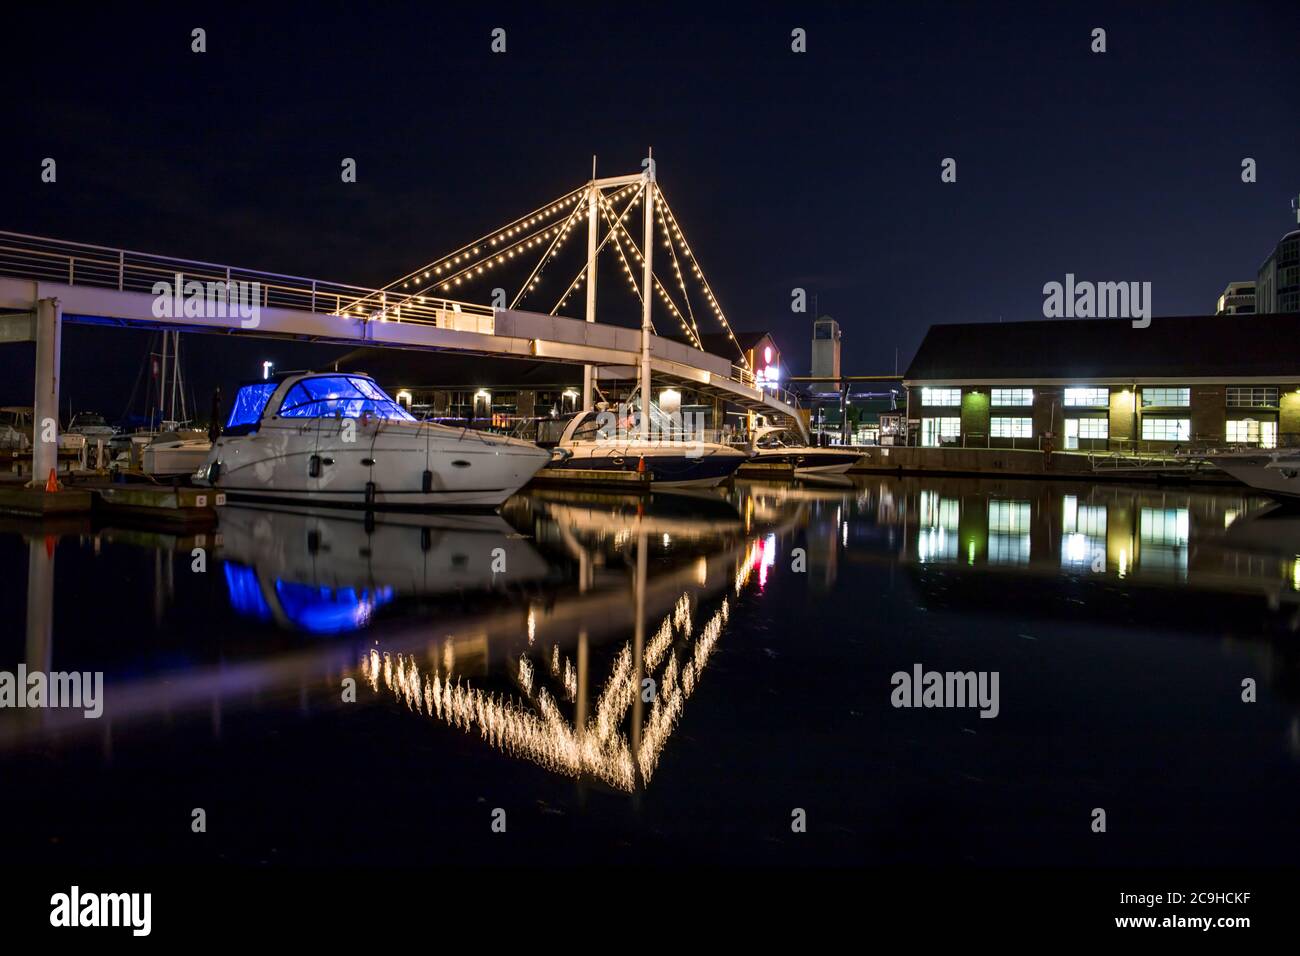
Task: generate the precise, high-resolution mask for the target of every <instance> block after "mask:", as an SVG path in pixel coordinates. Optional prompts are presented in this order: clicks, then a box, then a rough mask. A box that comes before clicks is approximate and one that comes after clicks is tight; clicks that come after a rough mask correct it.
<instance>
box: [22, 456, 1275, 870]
mask: <svg viewBox="0 0 1300 956" xmlns="http://www.w3.org/2000/svg"><path fill="white" fill-rule="evenodd" d="M196 547H198V548H202V549H204V554H205V557H206V570H203V571H196V570H194V569H193V564H194V561H195V558H194V557H193V554H194V550H193V549H195V548H196ZM51 555H52V558H51V557H50V556H51ZM1298 556H1300V519H1298V518H1295V517H1292V516H1290V515H1288V514H1287V513H1285V512H1281V511H1279V510H1278V509H1277V508H1276V507H1275V506H1273V505H1271V504H1269V503H1268V502H1267V501H1266V500H1264V499H1260V498H1256V497H1253V496H1251V495H1248V494H1246V493H1244V492H1221V491H1202V490H1187V489H1173V490H1170V489H1153V488H1141V489H1138V488H1126V487H1119V486H1111V485H1097V486H1093V485H1070V484H1054V483H1053V484H1048V483H1038V482H1032V483H1030V482H1012V481H976V480H959V479H874V478H873V479H866V480H864V479H858V480H857V481H856V482H850V481H848V480H845V481H844V483H843V484H829V483H828V484H816V485H813V484H808V485H803V486H788V485H764V484H755V483H748V482H740V483H738V485H737V487H736V488H735V490H733V491H727V492H725V493H724V492H718V493H716V494H709V495H693V496H686V495H656V496H655V497H654V498H652V499H650V500H648V501H645V502H638V501H637V500H636V499H627V498H617V497H610V496H600V495H594V494H581V493H564V492H537V493H532V494H528V495H524V496H520V497H518V498H515V499H513V500H512V501H511V502H509V503H508V505H507V507H506V508H505V509H504V510H503V513H502V516H501V517H497V516H483V515H477V516H400V517H394V516H389V517H385V516H382V515H381V516H380V517H379V518H378V520H377V522H376V523H375V525H374V526H373V527H367V525H366V524H365V522H364V521H363V520H362V518H361V516H359V515H353V514H338V513H328V512H327V513H323V514H322V513H309V512H303V511H299V512H290V511H271V510H259V509H253V508H242V507H241V508H233V507H232V508H229V509H227V510H225V511H224V512H223V514H222V518H221V528H220V530H219V533H218V534H217V535H215V536H214V535H212V534H209V535H207V536H206V537H203V538H199V539H197V540H196V539H195V538H194V537H192V536H191V537H176V536H169V535H165V534H157V533H150V532H142V531H128V530H120V529H114V528H91V527H89V526H86V527H82V528H70V529H68V531H67V533H65V534H63V535H62V536H59V537H47V536H46V535H45V534H44V532H42V531H39V530H34V529H33V527H31V526H23V525H18V524H10V525H8V526H6V527H5V529H4V533H3V534H2V535H0V573H3V579H4V580H5V581H6V582H8V583H7V584H6V588H5V593H6V601H5V607H6V611H7V613H8V620H9V627H7V628H5V630H4V637H3V641H2V642H0V669H3V670H9V671H13V670H15V669H16V667H17V664H18V662H19V661H24V660H25V661H26V662H27V664H28V666H29V667H32V668H37V667H40V668H42V669H45V670H56V671H60V670H61V671H71V670H77V671H103V672H104V674H105V713H104V716H103V717H102V718H101V719H99V720H87V719H84V718H82V717H81V716H80V715H79V713H70V712H68V711H50V710H43V711H31V710H24V711H17V710H7V711H0V780H3V781H4V786H3V788H0V801H3V810H4V819H5V820H6V821H7V823H8V824H9V826H7V827H6V837H5V839H4V840H3V841H0V843H2V845H3V850H0V858H4V859H5V860H6V861H7V862H11V863H18V864H33V863H43V864H56V865H61V864H79V863H117V864H122V863H158V862H186V863H207V862H213V861H223V860H224V861H234V862H241V863H254V864H260V863H267V864H275V863H285V862H292V863H304V862H305V863H326V862H380V863H399V864H430V863H481V862H524V863H531V864H540V865H545V864H549V863H564V862H574V861H586V860H629V861H649V862H658V863H668V864H671V863H679V862H693V861H708V862H781V863H803V862H816V863H866V864H888V863H922V864H947V863H963V862H970V863H981V864H1004V863H1011V864H1046V863H1050V864H1054V865H1062V864H1066V865H1068V864H1119V865H1131V864H1151V865H1178V864H1206V865H1243V866H1247V865H1260V864H1272V863H1289V862H1291V861H1293V860H1294V859H1295V858H1296V855H1297V851H1300V829H1298V828H1297V827H1296V822H1297V814H1298V811H1297V809H1296V807H1297V795H1300V680H1298V679H1297V677H1298V668H1297V655H1298V652H1297V641H1298V640H1300V635H1297V629H1298V628H1300V592H1298V590H1297V589H1298V587H1300V557H1298ZM502 568H504V570H502ZM29 578H30V580H29ZM25 581H26V582H27V586H26V587H24V582H25ZM47 603H48V608H49V609H50V610H52V615H53V624H52V627H51V628H50V629H49V630H48V631H47V630H46V629H45V628H44V627H43V626H42V617H43V615H42V611H43V609H44V608H45V605H46V604H47ZM29 604H30V605H33V606H32V607H29ZM33 610H34V611H35V613H33ZM24 622H26V625H27V626H26V627H24ZM916 664H920V665H922V667H923V668H924V669H925V670H939V671H986V672H996V673H997V675H998V679H999V684H998V688H999V698H998V714H997V716H996V717H995V718H991V719H985V718H981V717H980V716H979V712H978V710H976V709H971V708H934V709H916V708H909V709H904V708H896V707H894V706H893V705H892V704H891V693H892V691H893V687H892V684H891V675H893V674H894V673H895V672H899V671H904V672H908V673H910V672H911V671H912V669H913V666H914V665H916ZM638 674H644V675H645V676H646V677H648V678H649V679H650V680H652V681H653V685H647V690H646V695H645V696H647V697H650V698H652V699H649V700H643V699H642V695H641V694H639V693H637V692H636V688H637V687H638V686H641V685H640V684H639V682H638V677H637V675H638ZM1247 678H1250V679H1253V680H1254V681H1255V682H1256V683H1257V687H1258V690H1257V695H1258V700H1257V701H1256V702H1254V703H1245V702H1243V701H1242V681H1243V680H1244V679H1247ZM348 686H354V687H355V701H354V702H353V701H351V700H347V701H345V700H344V697H345V695H346V691H345V689H346V688H347V687H348ZM651 690H653V693H652V694H651V692H650V691H651ZM195 808H202V809H203V810H204V811H205V814H206V825H207V830H206V832H205V833H194V832H192V829H191V821H192V811H193V810H194V809H195ZM1094 808H1103V809H1104V810H1105V811H1106V817H1107V830H1106V833H1105V834H1104V835H1102V834H1096V833H1093V832H1092V829H1091V823H1092V820H1093V817H1092V814H1093V810H1094ZM498 810H500V811H504V821H505V827H506V830H505V833H496V832H493V827H492V824H493V820H494V819H497V820H501V819H502V814H501V813H497V812H496V811H498ZM799 811H802V814H800V813H799ZM800 816H802V817H804V818H806V824H807V827H806V832H795V830H794V828H793V827H792V820H794V819H795V818H796V817H800Z"/></svg>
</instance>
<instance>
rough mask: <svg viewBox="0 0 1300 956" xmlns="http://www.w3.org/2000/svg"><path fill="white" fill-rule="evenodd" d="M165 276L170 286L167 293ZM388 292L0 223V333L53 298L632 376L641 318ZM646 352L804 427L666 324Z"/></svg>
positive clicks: (327, 339)
mask: <svg viewBox="0 0 1300 956" xmlns="http://www.w3.org/2000/svg"><path fill="white" fill-rule="evenodd" d="M178 277H179V283H180V286H179V289H177V288H175V287H177V283H178ZM159 283H166V287H167V289H168V290H172V291H173V292H175V295H174V296H172V295H170V294H168V295H167V296H166V297H165V296H164V295H160V294H159V292H158V291H156V290H158V289H159V288H160V286H159V285H158V284H159ZM193 284H197V285H193ZM181 290H189V292H192V293H193V294H189V292H187V293H185V294H182V291H181ZM390 294H391V293H390V291H389V290H388V289H369V288H364V287H361V286H353V285H346V284H343V283H338V282H328V281H325V280H320V279H309V278H303V277H300V276H288V275H280V274H277V273H271V272H262V271H257V270H252V269H242V268H237V267H234V266H227V265H219V264H217V263H211V262H200V261H195V260H190V259H179V258H175V257H171V256H161V255H154V254H150V253H142V252H135V251H131V250H127V249H113V248H108V247H105V246H96V245H90V244H86V243H80V242H70V241H66V240H60V239H51V238H47V237H41V236H30V235H23V234H20V233H13V232H4V231H0V310H8V311H10V312H12V313H17V315H10V316H8V317H6V318H5V321H4V322H3V323H0V342H6V341H19V340H30V339H31V338H32V337H33V335H32V333H31V331H30V328H29V327H27V326H25V324H24V323H25V322H27V321H28V318H29V317H30V321H31V322H32V323H33V325H34V323H35V321H36V320H35V316H36V312H37V303H38V302H39V301H40V300H43V299H57V300H58V311H59V312H61V317H62V320H63V321H68V322H73V323H85V324H101V325H102V324H110V325H121V326H125V327H139V328H167V329H173V330H180V331H197V332H209V333H221V334H229V335H251V336H266V337H274V338H290V339H297V340H300V341H308V342H319V343H326V344H338V345H341V346H360V345H364V346H373V347H391V348H404V349H427V350H432V351H450V352H464V353H471V354H481V355H492V356H501V357H512V356H517V357H519V358H528V359H533V360H539V359H540V360H543V361H549V362H559V363H571V364H580V365H590V366H592V367H593V368H594V369H595V374H596V377H597V379H598V381H600V380H604V381H612V380H620V379H622V380H630V379H635V378H636V376H637V366H638V364H639V362H640V361H641V335H642V332H641V330H640V329H634V328H624V327H621V326H613V325H607V324H603V323H599V322H586V321H582V320H579V319H571V318H566V317H563V316H557V315H547V314H543V313H538V312H527V311H521V310H516V309H508V308H507V309H496V308H491V307H488V306H483V305H476V304H473V303H469V302H459V301H455V300H452V299H445V298H437V297H433V296H428V295H420V296H414V295H403V296H400V297H397V296H394V297H393V300H392V301H390V299H389V296H390ZM164 298H166V301H164ZM254 305H255V306H256V307H255V308H249V307H250V306H254ZM649 352H650V365H651V372H652V374H653V376H654V378H655V380H656V381H657V382H662V383H663V384H664V385H672V386H677V387H687V388H692V389H695V390H697V391H699V392H701V393H704V394H707V395H711V396H714V397H716V398H719V399H722V400H725V401H728V402H732V403H734V404H736V405H739V406H741V407H744V408H747V409H752V410H754V411H760V412H764V413H765V414H767V415H769V416H773V417H776V418H778V419H787V420H789V421H790V422H791V423H793V424H795V425H797V427H798V428H799V429H800V430H801V431H804V425H803V421H802V418H801V417H800V415H799V414H798V412H797V403H796V400H795V398H794V397H793V396H792V395H791V394H789V393H788V392H785V391H784V390H782V389H779V388H776V387H774V386H773V385H772V384H771V383H765V384H764V385H760V384H758V383H757V382H756V381H755V378H754V375H753V373H752V372H751V371H750V370H749V369H746V368H744V367H742V366H737V365H734V364H732V362H731V361H730V360H729V359H727V358H724V357H721V356H716V355H712V354H709V353H706V352H703V351H701V350H699V349H696V348H693V347H691V346H689V345H684V344H682V343H680V342H676V341H673V340H671V339H668V338H665V337H663V336H659V335H651V336H650V344H649Z"/></svg>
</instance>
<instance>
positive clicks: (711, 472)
mask: <svg viewBox="0 0 1300 956" xmlns="http://www.w3.org/2000/svg"><path fill="white" fill-rule="evenodd" d="M563 450H564V451H565V452H567V453H568V457H566V458H564V459H562V460H556V461H552V462H551V467H553V468H560V469H564V468H577V469H582V470H584V471H610V472H636V471H639V470H640V469H641V467H642V465H641V462H642V461H644V462H645V464H644V469H645V471H646V472H647V473H649V475H650V481H651V482H652V483H653V484H654V485H655V486H657V487H660V488H712V487H715V486H717V485H720V484H722V482H724V481H726V480H727V479H728V478H730V477H731V476H732V475H733V474H735V472H736V469H737V468H739V467H740V466H741V465H742V464H744V463H745V462H746V461H748V460H749V456H748V455H747V454H745V453H744V452H740V451H736V450H735V449H731V448H726V447H723V446H717V447H712V448H705V450H704V451H702V452H700V451H695V450H694V449H692V450H690V451H687V450H678V449H665V448H664V447H663V446H662V445H649V446H646V447H644V448H642V447H638V446H636V445H628V446H623V447H618V448H609V447H605V446H602V445H595V446H591V447H582V446H577V447H572V448H564V449H563Z"/></svg>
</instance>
